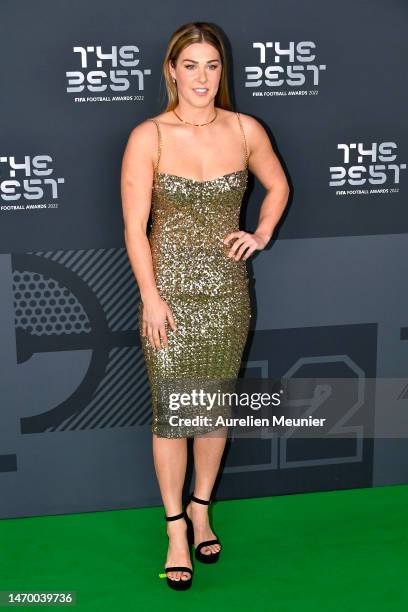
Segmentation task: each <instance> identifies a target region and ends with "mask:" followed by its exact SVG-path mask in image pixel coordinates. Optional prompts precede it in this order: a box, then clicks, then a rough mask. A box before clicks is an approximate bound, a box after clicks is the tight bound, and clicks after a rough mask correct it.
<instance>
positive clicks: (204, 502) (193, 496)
mask: <svg viewBox="0 0 408 612" xmlns="http://www.w3.org/2000/svg"><path fill="white" fill-rule="evenodd" d="M190 499H191V500H192V501H195V502H197V503H198V504H204V505H206V506H208V504H209V503H210V502H211V499H208V500H206V499H200V498H199V497H196V496H195V495H193V494H192V493H190Z"/></svg>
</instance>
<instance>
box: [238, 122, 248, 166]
mask: <svg viewBox="0 0 408 612" xmlns="http://www.w3.org/2000/svg"><path fill="white" fill-rule="evenodd" d="M236 115H237V117H238V122H239V127H240V128H241V132H242V140H243V143H244V155H245V168H248V149H247V142H246V138H245V132H244V128H243V125H242V121H241V117H240V116H239V113H236Z"/></svg>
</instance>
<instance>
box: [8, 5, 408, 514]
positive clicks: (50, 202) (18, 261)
mask: <svg viewBox="0 0 408 612" xmlns="http://www.w3.org/2000/svg"><path fill="white" fill-rule="evenodd" d="M190 21H209V22H212V23H215V24H217V25H218V26H219V27H220V28H221V29H222V31H223V32H224V34H225V38H226V40H227V46H228V49H229V53H230V56H231V57H230V60H231V62H230V85H231V89H232V93H233V103H234V109H235V110H238V111H240V112H242V113H246V114H249V115H252V116H253V117H255V118H256V119H257V120H258V121H260V122H261V123H262V125H263V126H264V127H265V129H266V130H267V132H268V134H269V135H270V138H271V141H272V143H273V146H274V148H275V151H276V152H277V154H278V155H279V158H280V160H281V162H282V164H283V166H284V169H285V171H286V173H287V177H288V180H289V183H290V186H291V196H290V201H289V203H288V206H287V208H286V211H285V213H284V215H283V217H282V219H281V222H280V223H279V226H278V227H277V229H276V232H275V234H274V237H273V239H272V240H271V242H270V244H269V246H268V248H267V249H265V250H264V251H263V252H258V253H257V254H256V255H255V256H254V257H252V258H251V259H250V260H249V263H248V269H249V272H250V277H251V289H252V294H253V307H254V316H253V319H252V320H253V323H252V329H251V333H250V337H249V340H248V345H247V347H246V349H245V354H244V360H243V362H242V371H241V373H240V376H241V377H242V378H245V377H248V378H250V377H259V378H268V377H269V376H288V377H290V376H303V377H305V378H313V377H315V376H327V377H338V376H343V377H350V378H353V379H354V380H355V389H356V396H355V397H352V398H350V406H345V411H344V418H343V420H342V422H341V423H339V432H340V434H341V431H342V428H344V431H347V432H348V434H349V435H348V437H347V439H343V440H342V439H341V438H342V436H341V435H340V439H335V438H333V439H332V440H330V439H327V440H325V441H324V443H323V441H322V440H318V441H315V442H313V440H308V441H304V443H303V444H296V440H293V439H291V438H290V437H282V438H280V437H274V436H272V437H270V436H265V438H261V437H258V438H257V439H242V438H241V439H235V438H233V437H232V438H231V439H229V440H228V445H227V451H226V454H225V460H224V462H223V465H222V470H221V472H220V478H219V479H218V481H217V487H216V497H217V498H218V499H231V498H244V497H251V496H265V495H279V494H290V493H298V492H310V491H325V490H333V489H345V488H355V487H371V486H380V485H385V484H396V483H403V482H408V461H407V459H408V444H407V439H406V437H405V436H402V435H399V436H397V435H395V436H389V437H381V436H371V437H368V436H367V435H365V432H366V429H367V427H368V425H370V426H371V427H372V429H373V430H374V431H375V429H376V424H378V423H382V422H384V420H386V419H387V418H388V417H389V416H390V415H391V414H392V413H393V410H394V409H396V407H397V406H399V407H401V406H404V405H405V404H404V402H405V401H406V399H407V397H408V391H407V388H408V385H405V386H404V384H403V379H404V377H405V376H406V374H407V370H408V291H407V288H406V280H407V276H408V264H407V260H408V213H407V194H408V178H407V162H408V133H407V121H406V109H407V102H408V100H407V89H408V86H407V80H406V78H405V76H404V75H405V73H406V66H405V64H406V57H407V53H408V39H407V37H406V30H407V25H408V5H407V4H406V3H404V2H402V1H397V0H393V1H391V2H384V1H380V0H370V1H365V0H357V1H356V0H343V1H342V2H341V3H339V2H337V1H336V2H335V1H333V0H329V1H327V0H309V1H303V0H275V1H273V2H269V1H266V0H262V1H261V0H253V1H252V2H250V3H248V2H243V1H242V0H236V2H234V3H232V2H214V1H212V0H209V1H208V2H206V3H204V4H203V3H202V2H198V1H197V0H191V1H190V2H189V3H188V4H186V3H183V2H176V3H172V4H171V5H166V4H164V3H162V2H159V1H157V0H151V1H150V2H142V1H139V2H138V1H134V0H117V1H116V2H111V1H110V0H88V1H87V2H82V1H80V0H69V1H68V0H65V1H60V2H54V1H52V0H39V1H38V2H35V3H32V2H29V1H28V0H26V1H23V2H19V3H15V2H12V1H11V0H3V2H2V16H1V22H0V48H1V54H0V58H1V59H0V66H1V79H2V87H1V93H0V109H1V117H2V121H1V122H0V135H1V136H0V234H1V243H0V244H1V253H0V278H1V287H2V299H1V301H0V336H1V338H0V361H1V367H0V383H1V385H0V386H1V397H0V400H1V409H0V516H1V517H3V518H5V517H19V516H34V515H42V514H57V513H69V512H82V511H93V510H105V509H112V508H130V507H139V506H140V507H142V506H150V505H159V504H161V498H160V494H159V489H158V484H157V480H156V476H155V473H154V467H153V459H152V452H151V450H152V449H151V429H150V425H151V405H150V392H149V387H148V382H147V374H146V370H145V365H144V361H143V356H142V353H141V347H140V342H139V336H138V329H137V307H138V301H139V292H138V288H137V284H136V281H135V278H134V276H133V274H132V270H131V267H130V264H129V260H128V257H127V252H126V249H125V245H124V237H123V217H122V210H121V200H120V167H121V160H122V155H123V151H124V148H125V145H126V142H127V138H128V136H129V133H130V132H131V130H132V129H133V127H134V126H136V125H137V124H138V123H139V122H141V121H143V120H145V119H146V118H148V117H152V116H154V115H156V114H158V113H159V112H161V111H163V110H164V108H165V103H166V99H165V88H164V82H163V77H162V74H161V64H162V60H163V56H164V53H165V49H166V46H167V42H168V40H169V38H170V36H171V34H172V33H173V32H174V30H176V29H177V28H178V27H179V26H180V25H182V24H183V23H186V22H190ZM264 194H265V192H264V190H263V187H262V185H260V184H259V183H258V181H257V179H256V177H254V176H251V177H250V182H249V189H248V192H247V194H246V197H245V201H244V206H243V215H242V225H243V228H244V229H247V230H248V231H253V230H254V229H255V227H256V222H257V218H258V214H259V208H260V205H261V203H262V200H263V197H264ZM387 378H390V379H392V378H395V379H400V380H401V381H402V382H401V385H400V387H399V388H398V392H397V391H395V393H394V394H390V395H388V396H387V397H385V398H384V397H379V394H378V393H375V392H374V393H372V392H371V391H369V390H368V387H366V385H365V381H366V380H368V379H371V380H373V379H387ZM365 391H367V392H365ZM356 398H357V399H356ZM314 399H315V398H313V397H309V396H307V393H305V397H304V398H303V400H304V402H305V405H307V404H312V403H313V401H314ZM397 403H398V404H397ZM350 432H351V433H350ZM190 451H191V449H190ZM189 469H190V472H189V475H188V477H189V478H190V477H191V475H192V474H191V468H189Z"/></svg>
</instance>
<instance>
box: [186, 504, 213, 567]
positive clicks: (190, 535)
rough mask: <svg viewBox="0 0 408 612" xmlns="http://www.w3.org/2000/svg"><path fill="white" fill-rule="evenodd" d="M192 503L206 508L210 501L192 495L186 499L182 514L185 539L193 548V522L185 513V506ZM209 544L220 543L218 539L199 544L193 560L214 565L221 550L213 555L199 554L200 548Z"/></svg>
mask: <svg viewBox="0 0 408 612" xmlns="http://www.w3.org/2000/svg"><path fill="white" fill-rule="evenodd" d="M192 501H194V502H197V503H199V504H204V505H206V506H208V504H210V503H211V500H210V499H209V500H205V499H199V498H198V497H196V496H195V495H193V493H190V495H189V496H188V498H187V501H186V505H185V507H184V514H185V518H186V523H187V539H188V542H189V544H191V545H192V546H194V527H193V521H192V520H191V518H190V517H189V516H188V514H187V512H186V510H187V506H188V505H189V503H190V502H192ZM210 544H219V545H220V546H221V542H220V541H219V540H218V538H215V539H213V540H204V541H203V542H200V543H199V544H198V545H197V546H196V548H195V558H196V559H197V561H201V563H215V562H216V561H218V559H219V557H220V552H221V548H220V550H218V551H217V552H215V553H208V554H204V553H202V552H201V549H202V548H204V547H205V546H209V545H210Z"/></svg>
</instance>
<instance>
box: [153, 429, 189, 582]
mask: <svg viewBox="0 0 408 612" xmlns="http://www.w3.org/2000/svg"><path fill="white" fill-rule="evenodd" d="M152 435H153V459H154V467H155V470H156V475H157V480H158V482H159V487H160V493H161V496H162V500H163V505H164V509H165V513H166V516H172V515H173V514H180V512H182V511H183V506H182V492H183V485H184V480H185V476H186V466H187V440H186V438H159V437H158V436H156V434H152ZM166 524H167V535H168V536H169V548H168V551H167V559H166V563H165V565H167V566H170V565H185V566H187V567H190V568H191V567H192V565H191V558H190V551H189V546H188V542H187V533H186V532H187V525H186V521H185V520H184V518H182V519H178V520H176V521H167V522H166ZM168 576H169V578H171V579H172V580H179V579H181V580H188V579H189V578H190V574H188V573H187V572H181V571H178V572H169V573H168Z"/></svg>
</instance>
